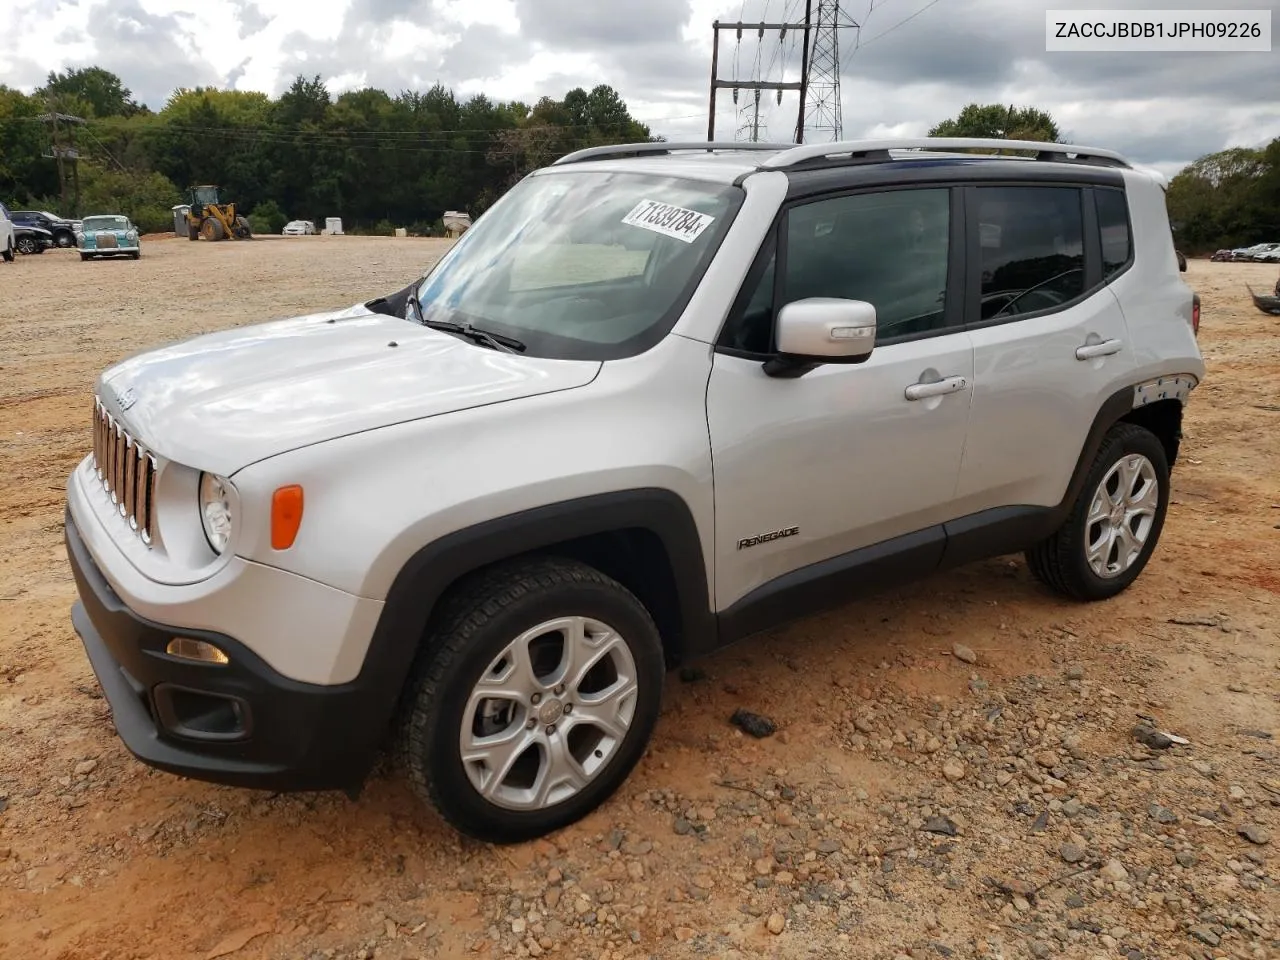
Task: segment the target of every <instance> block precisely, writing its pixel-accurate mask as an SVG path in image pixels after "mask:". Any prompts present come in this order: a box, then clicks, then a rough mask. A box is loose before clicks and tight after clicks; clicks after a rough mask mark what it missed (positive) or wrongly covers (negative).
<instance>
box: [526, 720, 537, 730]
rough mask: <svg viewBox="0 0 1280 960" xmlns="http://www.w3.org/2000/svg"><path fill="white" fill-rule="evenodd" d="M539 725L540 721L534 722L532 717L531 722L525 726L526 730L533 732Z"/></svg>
mask: <svg viewBox="0 0 1280 960" xmlns="http://www.w3.org/2000/svg"><path fill="white" fill-rule="evenodd" d="M537 725H538V721H537V720H534V719H533V718H532V717H530V718H529V721H528V722H527V723H526V724H525V725H524V728H525V729H526V730H532V729H533V728H534V727H536V726H537Z"/></svg>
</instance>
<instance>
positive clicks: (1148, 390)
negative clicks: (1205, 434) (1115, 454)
mask: <svg viewBox="0 0 1280 960" xmlns="http://www.w3.org/2000/svg"><path fill="white" fill-rule="evenodd" d="M1195 383H1196V378H1195V377H1193V376H1191V375H1190V374H1182V375H1171V376H1168V377H1158V378H1156V379H1153V380H1147V381H1144V382H1142V383H1138V384H1133V385H1132V386H1128V387H1125V388H1123V389H1121V390H1117V391H1116V392H1115V393H1113V394H1111V396H1109V397H1108V398H1107V399H1106V400H1105V401H1103V403H1102V406H1101V407H1099V409H1098V413H1097V415H1096V416H1095V417H1094V419H1093V425H1092V426H1091V427H1090V428H1089V433H1088V436H1087V437H1086V438H1085V442H1084V445H1083V446H1082V447H1081V449H1080V456H1079V459H1077V460H1076V466H1075V470H1074V471H1073V472H1072V474H1071V481H1070V483H1068V485H1067V489H1066V493H1065V495H1064V496H1063V498H1062V501H1061V502H1060V503H1059V505H1058V509H1057V511H1056V513H1058V514H1059V515H1060V516H1059V517H1058V519H1059V520H1060V519H1061V517H1065V515H1066V514H1067V513H1068V512H1070V510H1071V505H1072V504H1073V503H1074V502H1075V500H1076V497H1078V496H1079V495H1080V490H1081V489H1082V488H1083V486H1084V481H1085V478H1086V477H1087V476H1088V474H1089V468H1090V466H1091V465H1092V464H1093V459H1094V457H1096V456H1097V455H1098V451H1099V450H1100V449H1101V448H1102V442H1103V439H1104V438H1105V437H1106V435H1107V431H1109V430H1110V429H1111V428H1112V427H1114V426H1115V425H1116V424H1117V423H1133V424H1136V425H1137V426H1140V427H1144V428H1145V429H1147V430H1150V431H1151V432H1152V433H1154V434H1155V435H1156V437H1158V438H1159V440H1160V443H1161V445H1162V446H1163V447H1164V450H1165V456H1166V457H1167V459H1168V462H1169V469H1170V470H1172V469H1173V464H1174V461H1175V460H1176V459H1177V456H1178V448H1179V446H1180V444H1181V440H1182V411H1183V406H1184V404H1185V402H1186V399H1187V395H1188V394H1189V393H1190V392H1191V389H1192V387H1194V385H1195Z"/></svg>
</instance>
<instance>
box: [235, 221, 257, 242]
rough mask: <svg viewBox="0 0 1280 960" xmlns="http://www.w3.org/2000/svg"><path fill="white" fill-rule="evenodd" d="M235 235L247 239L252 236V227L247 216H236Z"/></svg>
mask: <svg viewBox="0 0 1280 960" xmlns="http://www.w3.org/2000/svg"><path fill="white" fill-rule="evenodd" d="M236 236H237V237H239V238H240V239H241V240H248V239H250V238H251V237H252V236H253V228H252V227H251V226H250V225H249V219H248V218H247V217H236Z"/></svg>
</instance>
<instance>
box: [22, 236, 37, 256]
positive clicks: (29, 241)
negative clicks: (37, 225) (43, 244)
mask: <svg viewBox="0 0 1280 960" xmlns="http://www.w3.org/2000/svg"><path fill="white" fill-rule="evenodd" d="M17 250H18V252H19V253H21V254H25V255H27V256H30V255H31V254H33V253H39V252H40V244H39V242H37V240H36V239H35V237H19V238H18V245H17Z"/></svg>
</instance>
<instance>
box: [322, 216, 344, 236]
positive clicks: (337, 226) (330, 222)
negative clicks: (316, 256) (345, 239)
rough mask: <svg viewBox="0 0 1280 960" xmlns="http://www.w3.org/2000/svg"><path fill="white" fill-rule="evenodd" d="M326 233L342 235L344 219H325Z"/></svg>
mask: <svg viewBox="0 0 1280 960" xmlns="http://www.w3.org/2000/svg"><path fill="white" fill-rule="evenodd" d="M324 232H325V233H329V234H337V235H338V236H341V235H342V218H341V217H325V218H324Z"/></svg>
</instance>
